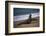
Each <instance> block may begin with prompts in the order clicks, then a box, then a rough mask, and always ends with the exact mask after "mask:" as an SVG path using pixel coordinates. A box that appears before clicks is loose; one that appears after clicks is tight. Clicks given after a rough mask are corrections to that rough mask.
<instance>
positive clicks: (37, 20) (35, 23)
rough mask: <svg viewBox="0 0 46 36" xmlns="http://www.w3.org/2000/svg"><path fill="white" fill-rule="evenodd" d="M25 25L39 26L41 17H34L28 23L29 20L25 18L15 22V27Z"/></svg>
mask: <svg viewBox="0 0 46 36" xmlns="http://www.w3.org/2000/svg"><path fill="white" fill-rule="evenodd" d="M21 22H22V23H21ZM25 22H26V23H25ZM24 27H39V17H37V18H33V19H32V20H31V22H30V23H29V24H28V23H27V21H23V20H22V21H17V22H14V28H24Z"/></svg>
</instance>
